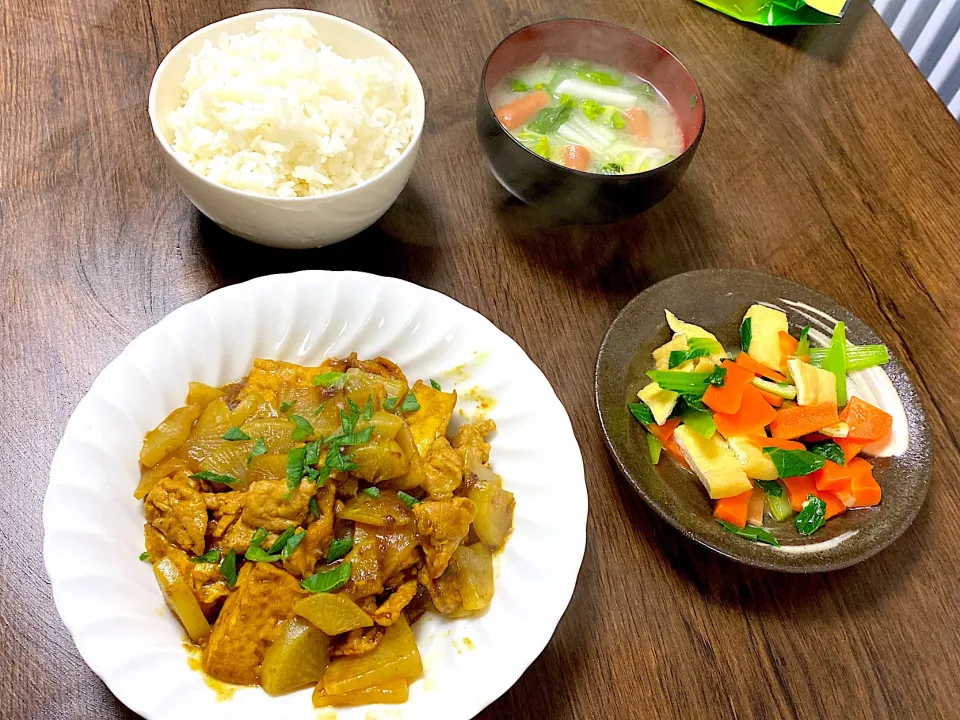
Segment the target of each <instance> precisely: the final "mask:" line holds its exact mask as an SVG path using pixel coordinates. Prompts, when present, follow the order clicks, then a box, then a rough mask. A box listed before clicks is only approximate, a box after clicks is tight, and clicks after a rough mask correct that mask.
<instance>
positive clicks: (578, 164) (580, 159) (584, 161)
mask: <svg viewBox="0 0 960 720" xmlns="http://www.w3.org/2000/svg"><path fill="white" fill-rule="evenodd" d="M560 162H561V163H562V164H563V165H565V166H566V167H568V168H571V169H572V170H579V171H581V172H586V171H587V168H588V167H590V151H589V150H587V148H585V147H584V146H583V145H564V146H563V150H561V151H560Z"/></svg>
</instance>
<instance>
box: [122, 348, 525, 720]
mask: <svg viewBox="0 0 960 720" xmlns="http://www.w3.org/2000/svg"><path fill="white" fill-rule="evenodd" d="M456 404H457V395H456V392H450V393H447V392H443V390H442V389H440V387H439V386H438V385H437V384H436V383H433V382H432V381H431V383H430V384H425V383H423V382H421V381H417V382H416V383H415V384H414V385H413V386H412V387H410V386H409V384H408V382H407V379H406V377H405V376H404V374H403V372H402V371H401V370H400V368H399V367H398V366H397V365H396V364H394V363H393V362H391V361H389V360H387V359H385V358H376V359H375V360H358V359H357V357H356V355H355V354H354V355H351V356H350V357H349V358H346V359H341V360H335V359H331V360H327V361H325V362H324V363H323V364H322V365H321V366H320V367H303V366H299V365H294V364H291V363H285V362H280V361H274V360H264V359H258V360H255V361H254V364H253V368H252V369H251V370H250V373H249V375H248V376H247V377H246V378H245V379H244V380H242V381H240V382H238V383H232V384H230V385H226V386H224V387H221V388H215V387H210V386H207V385H203V384H201V383H191V384H190V389H189V393H188V395H187V398H186V404H185V405H184V406H183V407H181V408H178V409H177V410H175V411H173V412H172V413H171V414H170V415H169V416H168V417H167V418H166V419H165V420H164V421H163V422H162V423H161V424H160V425H159V426H158V427H157V428H156V429H155V430H152V431H150V432H149V433H147V435H146V438H145V440H144V444H143V449H142V451H141V454H140V460H141V464H142V466H143V468H142V476H141V481H140V484H139V486H138V487H137V490H136V492H135V496H136V497H137V498H138V499H142V500H143V501H144V515H145V517H146V520H147V522H146V525H145V528H144V532H145V540H146V549H147V551H146V553H145V556H146V559H149V560H150V562H152V563H153V567H154V573H155V575H156V577H157V581H158V583H159V584H160V587H161V589H162V590H163V593H164V596H165V598H166V600H167V604H168V605H169V606H170V607H171V609H172V610H173V612H174V614H175V615H176V616H177V617H178V619H179V620H180V622H181V623H182V624H183V626H184V629H185V630H186V632H187V635H188V636H189V637H190V639H191V641H192V642H194V643H195V644H196V645H197V646H198V647H199V648H200V662H199V665H200V666H201V668H202V670H203V671H204V672H205V673H206V674H207V675H208V676H209V677H210V678H213V679H214V680H216V681H220V682H224V683H232V684H236V685H260V686H262V687H263V689H264V690H265V691H267V692H268V693H271V694H281V693H286V692H290V691H292V690H297V689H299V688H302V687H305V686H309V685H315V686H316V690H315V691H314V694H313V702H314V705H315V706H316V707H324V706H331V705H332V706H346V705H363V704H368V703H400V702H404V701H406V699H407V689H408V685H409V683H410V682H412V681H413V680H414V679H416V678H417V677H418V676H419V675H420V674H421V673H422V669H423V666H422V663H421V660H420V653H419V651H418V649H417V646H416V641H415V639H414V636H413V632H412V630H411V629H410V624H411V623H413V622H415V621H416V620H417V619H418V618H419V617H420V616H421V615H422V614H423V613H424V612H426V611H428V610H434V611H437V612H439V613H442V614H444V615H448V616H455V617H461V616H464V615H468V614H470V613H473V612H476V611H479V610H482V609H484V608H485V607H487V605H489V603H490V600H491V599H492V597H493V591H494V588H493V582H494V575H493V564H492V553H494V552H496V551H497V550H499V549H500V548H502V547H503V545H504V543H505V542H506V540H507V537H508V535H509V532H510V528H511V526H512V523H513V509H514V499H513V495H512V494H511V493H509V492H508V491H506V490H504V489H503V487H502V482H501V480H500V478H499V476H497V475H496V474H494V473H493V472H492V471H491V470H490V468H489V467H488V462H489V456H490V445H489V444H488V443H487V442H486V440H485V438H486V436H487V435H489V434H490V433H491V432H493V430H494V429H495V425H494V423H493V422H492V421H491V420H482V421H480V422H475V423H471V424H465V425H462V426H461V427H460V428H459V429H458V430H457V431H456V433H455V434H453V436H452V437H448V436H447V429H448V424H449V422H450V419H451V416H452V414H453V412H454V409H455V407H456Z"/></svg>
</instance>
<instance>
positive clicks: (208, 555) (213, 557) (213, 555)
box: [190, 548, 220, 563]
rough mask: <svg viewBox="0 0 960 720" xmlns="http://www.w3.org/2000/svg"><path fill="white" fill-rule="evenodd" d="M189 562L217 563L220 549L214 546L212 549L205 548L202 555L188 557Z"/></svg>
mask: <svg viewBox="0 0 960 720" xmlns="http://www.w3.org/2000/svg"><path fill="white" fill-rule="evenodd" d="M190 562H193V563H218V562H220V551H219V550H217V549H216V548H214V549H213V550H207V552H205V553H204V554H203V555H198V556H197V557H192V558H190Z"/></svg>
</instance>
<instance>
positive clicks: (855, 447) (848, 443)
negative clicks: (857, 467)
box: [831, 438, 869, 462]
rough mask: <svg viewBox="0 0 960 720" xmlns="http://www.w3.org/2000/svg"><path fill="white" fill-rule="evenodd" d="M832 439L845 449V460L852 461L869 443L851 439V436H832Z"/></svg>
mask: <svg viewBox="0 0 960 720" xmlns="http://www.w3.org/2000/svg"><path fill="white" fill-rule="evenodd" d="M831 440H833V441H834V442H835V443H836V444H837V445H839V446H840V449H841V450H843V459H844V462H850V461H851V460H853V459H854V458H855V457H856V456H857V455H859V454H860V453H861V452H862V451H863V449H864V448H865V447H866V446H867V445H868V444H869V443H865V442H860V441H859V440H851V439H850V438H831Z"/></svg>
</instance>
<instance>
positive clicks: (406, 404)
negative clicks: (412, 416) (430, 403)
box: [400, 392, 420, 413]
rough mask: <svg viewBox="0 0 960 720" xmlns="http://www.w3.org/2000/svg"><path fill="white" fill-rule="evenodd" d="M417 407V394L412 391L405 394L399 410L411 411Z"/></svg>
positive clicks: (414, 410)
mask: <svg viewBox="0 0 960 720" xmlns="http://www.w3.org/2000/svg"><path fill="white" fill-rule="evenodd" d="M419 409H420V403H418V402H417V396H416V395H414V394H413V393H412V392H411V393H407V396H406V397H405V398H404V399H403V404H402V405H401V406H400V412H402V413H411V412H416V411H417V410H419Z"/></svg>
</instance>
